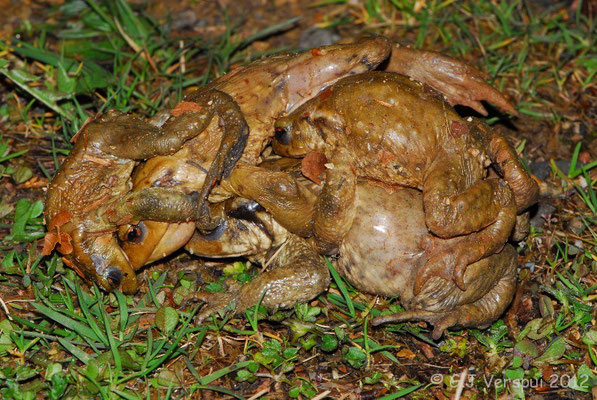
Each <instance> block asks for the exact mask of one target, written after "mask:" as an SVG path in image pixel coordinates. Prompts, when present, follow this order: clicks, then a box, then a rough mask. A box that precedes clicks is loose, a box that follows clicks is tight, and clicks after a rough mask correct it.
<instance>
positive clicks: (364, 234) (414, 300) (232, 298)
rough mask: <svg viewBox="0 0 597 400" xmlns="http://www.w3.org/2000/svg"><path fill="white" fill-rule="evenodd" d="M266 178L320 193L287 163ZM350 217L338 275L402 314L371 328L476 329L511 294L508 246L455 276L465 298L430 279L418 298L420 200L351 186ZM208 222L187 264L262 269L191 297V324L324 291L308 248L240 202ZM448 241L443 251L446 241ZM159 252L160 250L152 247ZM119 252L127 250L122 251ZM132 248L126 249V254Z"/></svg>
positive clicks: (272, 166)
mask: <svg viewBox="0 0 597 400" xmlns="http://www.w3.org/2000/svg"><path fill="white" fill-rule="evenodd" d="M260 167H262V168H264V169H267V170H269V171H272V170H274V171H277V172H282V171H285V172H289V173H290V174H291V175H292V176H293V178H294V179H295V181H296V182H298V183H299V184H300V186H301V187H302V188H303V189H304V190H305V191H306V192H308V193H311V194H312V196H311V197H310V198H311V201H312V203H313V204H314V203H315V201H316V199H317V195H318V194H320V192H321V190H322V187H321V186H319V185H316V184H314V183H313V182H310V181H308V180H306V179H305V178H303V177H301V175H300V172H297V171H298V170H297V168H296V161H294V162H293V160H288V159H281V160H276V161H273V162H269V163H267V165H263V164H262V165H260ZM355 203H356V217H355V218H354V219H353V221H352V224H351V227H349V229H348V232H347V234H346V235H345V237H344V239H343V242H342V244H341V246H340V257H339V259H338V260H336V261H335V266H336V268H337V270H338V271H339V272H340V273H341V274H342V275H343V276H344V277H345V278H346V279H348V280H349V281H350V282H351V283H352V284H353V285H354V286H355V287H357V288H359V289H361V290H363V291H366V292H370V293H375V294H382V295H386V296H400V298H401V301H402V303H403V304H404V305H405V308H406V310H407V311H406V312H405V313H401V314H398V315H391V316H384V317H383V318H380V319H379V320H376V323H383V322H387V321H395V320H396V321H399V320H425V321H427V322H429V323H431V324H433V325H434V327H435V329H434V337H439V336H441V333H442V332H443V331H444V330H445V329H446V328H448V327H451V326H466V327H483V326H486V325H488V324H489V323H491V322H493V321H494V320H495V319H497V318H498V317H499V315H501V314H502V312H503V311H504V309H505V308H506V307H507V306H508V304H509V303H510V301H511V299H512V295H513V293H514V290H515V287H516V253H515V251H514V249H513V248H512V246H510V245H506V247H505V248H504V250H502V251H501V252H499V253H498V254H493V255H491V256H489V257H487V258H484V259H482V260H480V261H478V262H476V263H474V264H472V265H471V266H470V267H469V268H468V269H467V271H466V273H465V275H464V280H465V284H466V286H467V289H466V290H464V291H463V290H461V289H460V288H458V287H457V286H456V285H455V284H454V283H453V282H446V281H444V280H443V279H440V278H436V277H433V278H431V279H430V280H429V281H428V282H427V283H426V284H425V285H424V286H423V288H422V290H421V291H420V293H419V294H418V295H415V293H414V282H415V279H416V276H417V274H418V272H419V271H420V270H421V269H422V268H423V267H424V265H425V262H426V259H427V250H426V249H425V248H423V247H422V243H424V242H425V240H426V239H428V238H429V237H430V236H431V235H430V233H429V231H428V230H427V228H426V226H425V216H424V212H423V201H422V195H421V192H420V191H417V190H413V189H406V188H400V187H389V186H387V185H385V186H383V187H382V186H380V185H379V184H377V183H368V182H359V183H358V184H357V189H356V194H355ZM212 214H213V215H214V216H217V217H218V218H219V219H220V220H222V221H225V222H224V224H223V225H221V227H220V228H218V229H217V230H216V231H214V232H212V233H210V234H208V235H205V234H201V233H199V232H195V233H194V235H193V237H192V238H191V240H190V241H189V242H188V243H186V245H185V248H186V249H187V250H188V251H189V252H190V253H191V254H194V255H196V256H201V257H208V258H228V257H239V256H243V257H246V258H248V259H249V260H251V261H252V262H254V263H258V264H261V265H266V266H267V267H266V271H264V272H262V273H260V274H259V275H258V276H257V277H256V278H255V279H254V280H253V281H251V282H250V283H248V284H245V285H243V286H241V287H232V288H230V289H229V290H228V291H226V292H225V293H218V294H206V293H202V292H200V293H198V294H196V295H194V297H195V298H200V299H203V300H205V301H206V302H207V304H206V305H205V306H204V307H203V309H202V311H201V313H200V315H199V319H200V320H202V319H203V318H206V317H207V316H208V315H209V314H210V313H211V312H213V311H216V310H221V309H225V308H230V307H232V308H233V309H234V310H235V311H237V312H241V311H243V310H244V309H246V308H247V307H249V306H252V305H254V304H256V303H257V302H259V301H261V302H262V304H264V305H266V306H269V307H282V308H289V307H292V306H293V305H294V304H296V303H299V302H304V301H308V300H310V299H311V298H313V297H315V296H317V295H318V294H320V293H321V292H322V291H323V290H325V289H326V288H327V285H328V283H329V274H328V272H327V269H326V267H325V265H324V262H323V260H322V258H321V257H320V256H319V254H318V252H317V246H315V245H314V244H313V243H312V241H311V243H308V242H307V241H306V240H305V239H303V238H300V237H298V236H297V235H294V234H291V233H289V232H288V231H287V230H286V229H284V228H283V227H282V226H281V225H280V224H278V223H277V222H276V220H275V219H274V218H273V217H272V215H271V214H269V213H267V212H265V211H264V210H263V208H261V207H259V206H258V205H257V204H256V203H255V202H251V201H248V200H246V199H242V198H234V199H229V200H227V201H226V202H221V203H218V204H215V205H212ZM151 227H152V225H148V226H144V227H143V229H144V230H145V233H146V236H145V237H144V238H142V239H141V240H139V241H138V242H137V243H136V244H135V247H134V248H135V249H136V250H142V251H144V252H146V253H149V252H151V249H147V248H151V247H152V246H155V245H156V241H155V239H154V238H152V237H151ZM454 240H458V239H447V240H444V241H445V242H446V246H449V245H450V243H449V242H450V241H454ZM158 245H161V244H160V243H158ZM124 247H125V248H127V246H126V245H125V246H124ZM132 248H133V247H128V249H129V251H130V250H131V249H132Z"/></svg>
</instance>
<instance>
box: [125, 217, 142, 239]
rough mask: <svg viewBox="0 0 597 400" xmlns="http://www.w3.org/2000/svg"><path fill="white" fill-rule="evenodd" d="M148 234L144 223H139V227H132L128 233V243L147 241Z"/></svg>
mask: <svg viewBox="0 0 597 400" xmlns="http://www.w3.org/2000/svg"><path fill="white" fill-rule="evenodd" d="M146 234H147V228H146V227H145V224H144V223H143V222H139V223H138V224H137V225H131V226H130V227H129V229H128V230H127V231H126V235H125V238H126V241H127V242H132V243H140V242H142V241H143V239H145V236H146Z"/></svg>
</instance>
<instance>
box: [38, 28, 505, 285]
mask: <svg viewBox="0 0 597 400" xmlns="http://www.w3.org/2000/svg"><path fill="white" fill-rule="evenodd" d="M386 59H389V61H388V63H387V64H386V68H387V69H388V70H392V71H396V72H402V73H406V74H409V75H411V76H413V77H415V78H417V79H420V80H421V81H424V82H427V83H428V84H429V85H431V86H433V87H435V88H436V89H438V90H440V91H441V92H443V93H444V95H445V96H446V98H447V99H448V100H449V101H450V102H452V103H462V104H466V105H469V106H471V107H473V108H475V109H477V110H479V111H480V112H484V109H483V108H482V105H481V104H480V102H479V100H481V99H483V100H487V101H491V102H493V103H495V104H496V105H498V106H500V107H502V108H503V109H505V110H506V111H509V112H513V111H514V110H513V108H512V106H511V105H510V104H509V103H508V101H507V100H506V99H505V98H504V97H503V96H502V95H501V94H500V93H499V92H498V91H496V90H495V89H493V88H492V87H491V86H489V85H487V84H486V83H485V81H484V79H483V76H482V74H481V73H479V72H478V71H477V70H475V69H473V68H470V67H468V66H466V65H465V64H463V63H460V62H458V61H456V60H452V59H450V58H448V57H445V56H442V55H440V54H437V53H433V52H425V51H415V50H410V49H407V48H404V47H400V46H398V45H392V44H391V43H390V42H389V41H388V40H387V39H385V38H380V37H378V38H370V39H364V40H361V41H359V42H357V43H352V44H344V45H335V46H329V47H324V48H321V49H314V50H312V51H310V52H306V53H303V54H299V55H278V56H273V57H270V58H267V59H264V60H259V61H257V62H255V63H252V64H250V65H248V66H247V67H244V68H240V69H237V70H233V71H232V72H231V73H229V74H228V75H226V76H224V77H222V78H220V79H218V80H217V81H215V82H214V83H212V84H210V85H208V86H207V87H205V88H201V89H199V90H198V91H196V92H194V93H192V94H191V95H189V96H188V97H187V98H186V99H185V101H183V102H182V103H180V104H179V105H177V106H176V107H175V108H174V109H173V110H171V111H170V112H165V113H162V114H161V116H163V117H164V118H163V119H160V118H154V119H153V120H152V121H149V122H146V121H142V120H140V119H136V118H134V117H132V116H121V117H118V118H108V119H107V120H104V119H101V118H99V119H97V120H96V121H95V123H96V124H103V125H105V126H104V127H103V128H101V127H97V128H96V130H97V131H98V132H99V131H101V130H103V131H104V134H106V135H107V136H106V137H108V138H109V139H110V140H111V143H110V145H109V146H103V147H101V146H100V148H99V150H100V154H99V155H93V154H91V153H89V152H88V149H87V147H86V146H87V145H85V146H75V149H74V150H73V152H72V153H71V155H70V156H69V158H68V159H67V162H65V166H64V167H63V168H62V169H61V171H59V172H58V174H57V176H56V178H55V179H54V182H53V183H52V185H51V186H50V187H49V190H48V196H47V199H48V200H47V207H46V209H47V212H46V216H47V219H48V226H49V227H50V228H51V230H52V231H53V230H54V229H56V228H57V227H56V226H55V225H56V224H53V222H57V221H53V220H54V218H55V217H56V216H57V215H64V214H61V212H63V211H64V212H67V213H68V215H70V216H71V217H72V216H75V217H76V218H75V219H76V221H75V220H73V221H70V222H72V223H71V224H70V225H66V226H65V228H64V229H63V231H62V234H64V235H69V236H70V235H71V234H72V236H73V237H72V240H73V241H74V242H75V243H74V244H75V251H74V252H73V254H69V255H67V260H68V262H69V265H71V266H72V267H73V268H75V269H77V270H78V271H79V273H80V274H81V275H83V276H85V277H87V278H88V279H90V280H93V281H96V282H98V283H99V284H100V286H102V287H103V288H104V289H106V290H111V289H114V288H116V287H122V289H123V290H124V291H125V292H131V293H132V292H134V291H135V290H136V287H137V283H136V279H135V277H134V274H133V270H134V269H136V268H138V267H139V266H140V265H142V264H145V263H147V262H148V261H150V260H154V259H156V258H158V257H161V256H163V255H165V254H167V252H168V251H169V250H167V249H170V248H175V247H179V246H181V245H182V244H183V243H184V242H185V240H186V239H188V237H189V235H190V234H192V232H193V228H194V227H195V226H197V227H199V228H201V229H202V230H206V229H209V228H213V227H214V226H215V225H214V223H213V221H212V219H211V218H210V216H209V214H207V213H206V210H207V209H206V207H205V203H204V200H205V197H206V196H207V193H208V192H209V190H210V189H211V186H212V185H213V184H214V183H215V182H216V181H217V178H219V177H220V176H223V175H226V174H225V173H226V172H228V170H229V169H230V168H231V166H232V164H233V163H234V161H236V160H237V159H238V158H241V160H242V161H243V162H244V163H245V165H251V164H254V163H256V162H257V161H258V160H259V159H260V157H261V152H262V151H263V149H264V147H265V146H266V145H267V144H268V143H269V140H270V138H271V137H272V135H273V129H272V126H273V123H274V121H275V119H276V118H278V117H279V116H280V115H282V114H283V113H285V112H288V111H290V110H292V109H293V108H295V107H297V106H298V105H300V104H301V103H302V102H304V101H306V100H308V99H309V98H311V97H313V96H315V95H317V93H318V92H320V91H321V90H322V89H323V88H325V87H327V86H329V85H330V84H332V83H333V82H335V81H336V80H338V79H340V78H342V77H344V76H347V75H351V74H358V73H361V72H364V71H367V70H370V69H373V68H376V67H377V66H378V65H380V63H381V62H382V61H384V60H386ZM215 92H220V93H228V94H229V95H230V96H232V98H233V101H235V102H236V103H238V105H239V107H240V109H241V111H242V113H243V114H244V117H245V118H246V121H247V124H248V126H249V128H250V129H251V134H250V137H249V138H248V142H247V143H246V147H245V151H244V152H242V154H241V153H240V151H241V150H242V148H243V146H244V145H245V143H244V141H245V140H246V130H244V129H229V130H228V132H226V130H224V131H225V133H226V135H223V129H222V126H220V124H218V123H217V122H216V121H215V120H214V121H212V122H211V123H209V121H203V122H205V123H206V124H207V123H209V125H208V126H207V128H206V129H204V130H201V131H199V130H197V129H196V128H197V125H194V124H195V122H197V121H194V120H193V117H197V113H199V114H201V113H202V112H203V113H204V112H205V111H201V110H200V108H201V107H202V106H201V102H202V100H201V99H202V98H203V97H205V96H206V95H209V94H210V93H215ZM206 106H207V110H208V111H209V110H211V105H210V103H209V102H207V103H206ZM232 108H233V107H232ZM232 108H229V109H230V110H231V109H232ZM211 111H213V110H211ZM211 111H209V112H211ZM187 114H188V115H187ZM205 115H207V114H205ZM178 118H182V119H183V120H185V121H186V124H187V125H186V126H179V127H176V126H173V125H176V124H173V122H172V120H174V119H178ZM221 118H223V116H222V115H220V119H221ZM165 122H166V125H164V123H165ZM203 122H202V123H203ZM228 125H229V126H232V125H237V127H241V126H244V121H243V117H242V116H237V117H236V124H234V123H233V121H229V122H228ZM202 128H204V126H202ZM176 129H179V130H180V131H177V130H176ZM137 131H140V132H141V133H147V132H159V134H160V135H165V139H163V140H158V141H157V142H156V145H159V146H162V145H163V149H161V151H158V152H155V151H153V152H152V151H145V152H143V151H144V150H148V149H151V148H152V147H155V146H154V145H153V144H152V143H151V141H152V140H155V139H156V138H157V136H156V135H154V134H151V135H149V136H143V135H141V136H139V135H138V134H137V133H136V132H137ZM191 131H192V132H193V135H191V136H185V133H188V132H191ZM80 136H82V137H85V138H86V139H85V140H86V142H85V143H87V140H90V142H91V143H94V141H96V140H99V141H100V142H101V141H102V140H100V139H99V137H100V134H98V136H97V137H92V136H93V135H89V133H85V131H83V134H82V135H80ZM177 136H179V137H177ZM195 136H198V137H196V138H195V139H192V137H195ZM181 138H182V139H184V140H183V142H184V141H186V142H187V145H185V146H184V147H183V149H182V150H181V151H180V152H178V153H175V154H172V153H173V152H175V151H176V150H177V149H178V148H179V147H180V146H181V145H182V142H181V141H180V139H181ZM144 139H147V140H149V142H148V143H143V142H141V141H142V140H144ZM233 142H234V143H233ZM216 143H219V147H218V145H216ZM140 152H143V154H140ZM168 154H170V156H169V155H168ZM156 155H157V156H158V157H154V158H151V157H152V156H156ZM90 157H95V162H93V161H90ZM111 157H116V158H118V160H117V164H120V163H121V162H122V163H124V164H126V165H127V167H126V168H124V167H123V168H122V169H121V170H119V171H116V170H114V167H113V166H112V165H108V164H111V163H112V160H111ZM148 157H149V158H150V159H149V160H148V161H147V163H146V166H145V167H144V168H143V170H142V172H139V173H138V174H137V175H136V176H135V186H137V187H145V188H146V189H147V188H151V189H152V190H150V191H149V192H154V195H151V196H150V195H148V192H147V191H145V192H144V193H145V194H144V195H139V194H132V193H130V194H127V196H128V197H126V199H125V196H124V195H125V192H127V191H128V190H129V186H128V180H129V173H130V166H131V165H134V163H133V164H127V162H128V161H135V162H137V161H139V160H143V159H147V158H148ZM174 163H177V164H178V167H176V168H172V165H173V164H174ZM88 166H91V167H89V168H88ZM94 168H97V169H98V170H99V171H103V172H97V173H95V172H91V170H92V169H94ZM84 171H87V172H84ZM113 176H115V177H116V178H115V179H114V178H112V177H113ZM206 177H210V178H209V179H206ZM212 178H214V179H212ZM75 182H76V184H74V183H75ZM122 182H127V183H126V185H125V186H123V185H122ZM85 188H94V190H96V191H97V193H101V194H102V195H101V196H100V197H99V198H95V197H94V196H93V195H89V196H88V195H87V194H86V193H88V192H89V191H87V190H86V189H85ZM173 188H174V189H176V191H177V193H176V194H173V192H172V190H167V189H173ZM79 189H81V190H79ZM158 189H163V191H162V192H163V193H162V192H160V190H158ZM220 189H221V188H220ZM194 191H200V195H199V196H198V198H192V197H189V196H192V194H193V192H194ZM135 192H136V191H135ZM220 194H221V195H222V196H221V198H224V197H227V196H230V195H233V194H234V193H231V192H227V191H226V190H220ZM78 199H82V200H81V201H80V202H79V201H78ZM88 199H89V200H91V199H95V202H93V201H87V200H88ZM132 199H136V200H135V201H136V202H140V203H143V204H142V207H141V205H139V207H140V208H139V207H137V206H135V207H137V208H138V209H137V210H135V212H131V211H130V210H128V208H130V207H129V206H130V204H129V206H126V205H122V204H123V201H125V200H126V201H128V202H130V201H132ZM112 201H114V202H115V203H112ZM193 201H199V202H201V204H200V206H199V207H196V206H195V205H193V204H192V203H193ZM108 203H109V204H116V203H120V204H121V206H119V207H120V209H119V210H120V212H121V215H120V217H121V218H120V219H116V218H115V217H112V219H111V221H107V220H106V219H105V218H104V216H102V215H100V214H98V210H99V209H100V207H99V206H98V204H99V205H106V204H108ZM181 207H182V208H184V212H181V211H182V210H181ZM195 208H198V210H195ZM158 209H161V210H162V211H163V214H164V215H166V216H167V218H168V221H169V222H171V223H176V225H172V224H169V223H164V224H163V225H161V228H160V229H161V234H160V233H157V232H158V230H157V229H152V230H151V231H152V232H154V233H157V235H156V237H159V238H160V239H163V240H164V246H163V248H157V247H156V248H154V250H155V252H154V253H153V254H149V255H146V256H142V257H134V259H131V260H127V259H126V257H124V256H123V253H122V249H121V248H120V245H119V243H118V242H117V241H116V240H115V239H114V235H113V234H112V232H113V230H114V229H116V228H117V227H118V226H122V225H123V224H127V223H128V222H131V220H132V221H139V220H151V219H153V220H154V222H152V223H156V224H158V225H159V223H158V222H155V220H159V219H160V218H162V217H161V216H160V215H159V214H160V213H157V211H156V210H158ZM152 210H153V211H152ZM137 211H138V212H137ZM101 212H102V213H103V212H105V207H104V209H102V210H101ZM193 213H194V214H193ZM116 214H117V213H116ZM116 214H114V215H116ZM156 214H157V216H156ZM191 221H192V222H191ZM58 228H59V227H58ZM129 228H131V227H128V228H127V229H126V230H125V233H124V234H125V235H130V236H131V237H132V238H134V236H135V235H136V234H142V232H141V233H139V230H137V229H136V228H134V227H133V228H132V229H133V230H132V231H129ZM65 230H68V232H66V231H65ZM54 233H56V234H58V231H56V232H54ZM165 233H167V234H165ZM63 250H65V249H63ZM129 261H130V262H129Z"/></svg>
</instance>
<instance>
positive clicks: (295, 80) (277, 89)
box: [120, 37, 515, 269]
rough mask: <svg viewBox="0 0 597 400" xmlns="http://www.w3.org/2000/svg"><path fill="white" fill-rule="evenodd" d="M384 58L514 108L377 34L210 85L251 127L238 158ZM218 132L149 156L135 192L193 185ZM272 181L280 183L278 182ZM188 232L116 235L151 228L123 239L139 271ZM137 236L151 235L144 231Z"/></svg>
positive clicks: (443, 87) (255, 153) (177, 228)
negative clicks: (281, 122)
mask: <svg viewBox="0 0 597 400" xmlns="http://www.w3.org/2000/svg"><path fill="white" fill-rule="evenodd" d="M386 59H387V60H388V62H387V65H385V66H384V68H385V69H386V70H389V71H395V72H401V73H404V74H407V75H409V76H412V77H413V78H415V79H418V80H420V81H422V82H426V83H427V84H429V85H431V86H433V87H435V88H436V89H437V90H439V91H441V92H442V93H444V95H445V96H446V98H447V99H448V100H449V101H450V102H451V103H460V104H464V105H468V106H470V107H473V108H475V109H476V110H478V111H479V112H481V113H484V112H485V110H484V108H483V106H482V105H481V103H480V102H479V100H481V99H483V100H487V101H490V102H492V103H494V104H496V105H498V106H499V107H501V108H502V109H504V110H505V111H508V112H515V111H514V108H513V107H512V105H510V103H509V102H508V101H507V100H506V98H505V97H504V96H503V95H502V94H501V93H500V92H499V91H497V90H495V89H494V88H492V87H491V86H489V85H488V84H487V83H486V82H485V80H484V77H483V75H482V74H481V73H480V72H479V71H477V70H475V69H474V68H471V67H469V66H467V65H466V64H464V63H462V62H459V61H457V60H453V59H451V58H449V57H446V56H443V55H441V54H438V53H434V52H429V51H421V50H412V49H408V48H405V47H401V46H399V45H397V44H391V43H390V42H389V41H388V40H387V39H385V38H383V37H376V38H368V39H362V40H360V41H358V42H356V43H350V44H340V45H332V46H326V47H322V48H321V49H313V50H311V51H307V52H305V53H301V54H295V55H276V56H273V57H269V58H266V59H263V60H258V61H256V62H254V63H251V64H249V65H247V66H246V67H242V68H239V69H236V70H233V71H231V72H230V73H229V74H227V75H225V76H223V77H222V78H220V79H218V80H216V81H215V82H213V83H212V84H210V86H209V87H211V88H214V89H217V90H221V91H223V92H226V93H228V94H230V95H231V96H232V97H233V98H234V100H235V101H236V102H237V104H238V105H239V107H240V109H241V110H242V112H243V115H244V117H245V119H246V121H247V123H248V125H249V128H250V135H249V139H248V142H247V145H246V147H245V150H244V152H243V155H242V156H241V160H240V164H242V165H243V168H244V169H245V171H246V173H247V174H251V173H252V166H253V165H254V164H257V163H258V162H259V161H260V160H261V153H262V152H263V150H264V148H265V147H266V146H267V145H268V144H269V143H270V140H271V138H272V136H273V135H274V129H273V126H274V123H275V121H276V120H277V119H278V118H279V117H280V116H282V115H284V114H285V113H287V112H289V111H292V110H293V109H295V108H297V107H298V106H299V105H300V104H302V103H303V102H305V101H307V100H308V99H310V98H312V97H314V96H316V95H317V94H318V93H319V92H320V91H321V90H322V89H324V88H326V87H327V86H329V85H331V84H332V83H333V82H335V81H337V80H338V79H340V78H342V77H345V76H348V75H355V74H359V73H362V72H365V71H367V70H370V69H373V68H377V67H378V66H379V65H380V64H381V63H382V61H384V60H386ZM219 135H220V133H219V127H218V125H217V124H215V123H212V124H211V125H210V126H209V127H208V128H207V129H206V131H205V133H204V134H202V135H201V136H199V137H197V138H196V139H194V140H191V141H189V142H188V143H187V144H186V145H185V146H184V147H183V148H182V149H181V150H180V151H179V152H177V153H175V154H173V155H171V156H163V157H154V158H152V159H150V160H148V161H147V162H146V163H145V164H144V165H143V166H141V167H140V168H138V169H137V171H136V173H135V175H134V177H133V186H134V188H135V190H137V189H141V188H144V187H151V186H166V187H176V188H179V189H180V190H181V191H184V192H185V193H190V192H192V191H193V190H197V188H199V187H201V185H202V184H203V182H204V171H205V170H206V169H207V168H208V166H209V164H210V163H211V162H212V160H213V158H214V157H215V155H216V154H217V148H216V143H217V140H218V137H219ZM284 178H286V179H288V178H289V177H288V176H287V175H285V174H282V178H281V179H282V180H283V179H284ZM267 180H268V179H267V178H266V180H265V181H264V182H263V184H265V183H266V182H267ZM273 184H275V185H276V186H279V185H280V180H276V182H275V183H273ZM285 187H287V188H289V190H292V189H293V188H295V187H296V183H295V182H292V181H286V183H285ZM297 190H300V188H298V189H297ZM214 193H219V194H220V196H219V197H216V196H215V195H212V200H214V201H218V200H222V199H224V198H226V197H229V196H231V195H235V194H236V191H235V190H228V187H225V186H219V187H216V188H215V189H214ZM278 194H279V193H278ZM292 214H293V215H296V212H292ZM302 214H303V215H305V218H304V221H302V223H298V222H297V221H294V224H295V228H294V230H293V232H297V233H302V234H308V232H309V231H310V228H305V229H301V228H300V227H299V225H305V224H310V221H311V216H310V215H307V213H302ZM193 231H194V226H193V224H192V223H183V224H177V225H172V224H165V223H159V222H156V221H147V220H146V221H144V223H143V224H141V225H138V224H134V225H131V226H126V227H123V228H121V230H120V236H121V238H125V239H126V236H128V235H129V233H132V235H133V237H134V236H135V235H142V236H145V235H146V234H151V236H152V238H151V239H152V240H154V241H155V243H156V245H154V246H138V245H137V244H136V243H135V241H134V240H125V241H124V244H123V245H124V246H125V251H126V253H127V254H128V255H129V258H130V260H131V263H132V265H133V267H134V268H135V269H137V268H140V267H141V266H142V265H145V264H148V263H151V262H153V261H155V260H157V259H160V258H163V257H165V256H167V255H168V254H170V253H171V252H172V251H174V250H176V249H178V248H180V247H181V246H182V245H183V244H184V242H186V240H188V238H190V237H191V235H192V234H193ZM146 232H149V233H146ZM143 240H144V241H147V240H149V239H148V238H145V237H144V238H143ZM158 243H160V244H158ZM148 249H151V253H150V254H147V253H146V252H145V251H148Z"/></svg>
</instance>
